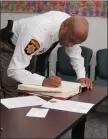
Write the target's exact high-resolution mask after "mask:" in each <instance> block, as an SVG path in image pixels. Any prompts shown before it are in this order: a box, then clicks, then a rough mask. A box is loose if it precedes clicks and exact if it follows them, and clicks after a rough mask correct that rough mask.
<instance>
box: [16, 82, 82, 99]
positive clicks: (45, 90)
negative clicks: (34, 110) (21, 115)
mask: <svg viewBox="0 0 108 139" xmlns="http://www.w3.org/2000/svg"><path fill="white" fill-rule="evenodd" d="M18 91H19V92H25V93H29V94H37V95H38V94H39V95H47V96H52V97H54V98H63V99H68V98H70V97H72V96H74V95H76V94H78V93H79V92H80V91H81V84H80V83H75V82H68V81H62V85H61V86H60V87H57V88H53V87H45V86H37V85H27V84H19V85H18Z"/></svg>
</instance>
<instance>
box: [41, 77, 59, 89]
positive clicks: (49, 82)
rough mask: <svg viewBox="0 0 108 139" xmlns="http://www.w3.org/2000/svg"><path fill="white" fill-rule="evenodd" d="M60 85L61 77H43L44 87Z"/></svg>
mask: <svg viewBox="0 0 108 139" xmlns="http://www.w3.org/2000/svg"><path fill="white" fill-rule="evenodd" d="M60 85H61V78H60V77H57V76H51V77H49V78H45V79H44V81H43V86H46V87H59V86H60Z"/></svg>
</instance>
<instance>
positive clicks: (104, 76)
mask: <svg viewBox="0 0 108 139" xmlns="http://www.w3.org/2000/svg"><path fill="white" fill-rule="evenodd" d="M107 66H108V49H101V50H98V51H97V53H96V66H95V80H94V82H93V84H94V85H95V86H101V87H108V67H107ZM97 111H100V112H108V97H107V98H106V100H105V101H104V102H103V103H101V105H99V107H98V108H97Z"/></svg>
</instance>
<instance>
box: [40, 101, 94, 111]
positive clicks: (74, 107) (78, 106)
mask: <svg viewBox="0 0 108 139" xmlns="http://www.w3.org/2000/svg"><path fill="white" fill-rule="evenodd" d="M93 106H94V104H91V103H85V102H77V101H71V100H58V99H51V100H50V101H48V102H46V103H44V104H43V105H42V106H41V107H44V108H48V109H56V110H62V111H69V112H76V113H87V112H88V111H89V110H90V109H91V108H92V107H93Z"/></svg>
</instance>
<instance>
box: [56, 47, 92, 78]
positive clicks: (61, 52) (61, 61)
mask: <svg viewBox="0 0 108 139" xmlns="http://www.w3.org/2000/svg"><path fill="white" fill-rule="evenodd" d="M81 49H82V53H81V54H82V56H83V57H84V66H85V69H86V72H88V67H89V64H90V61H91V58H92V54H93V51H92V50H91V49H90V48H86V47H84V46H81ZM58 72H59V73H62V74H65V75H69V76H76V72H75V70H74V69H73V67H72V65H71V64H70V59H69V56H68V55H67V54H66V52H65V48H64V47H59V48H58V51H57V65H56V73H58Z"/></svg>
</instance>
